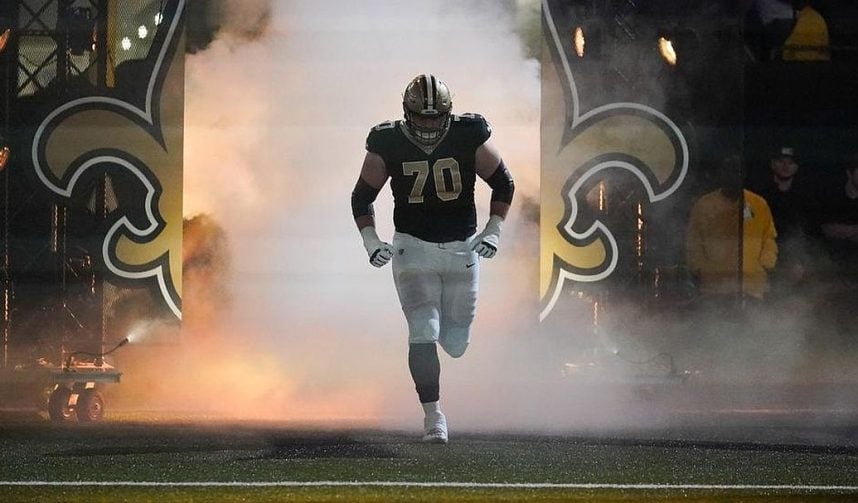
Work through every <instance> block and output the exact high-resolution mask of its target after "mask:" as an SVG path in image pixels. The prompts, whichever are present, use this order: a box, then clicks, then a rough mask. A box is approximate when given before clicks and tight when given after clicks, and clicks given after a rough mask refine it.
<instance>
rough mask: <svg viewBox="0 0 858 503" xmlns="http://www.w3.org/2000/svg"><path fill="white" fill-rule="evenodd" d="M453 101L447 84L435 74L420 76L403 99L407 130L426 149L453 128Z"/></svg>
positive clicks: (407, 89)
mask: <svg viewBox="0 0 858 503" xmlns="http://www.w3.org/2000/svg"><path fill="white" fill-rule="evenodd" d="M452 109H453V99H452V97H451V96H450V89H449V88H448V87H447V84H445V83H444V82H442V81H441V80H438V78H437V77H435V76H434V75H432V74H429V73H426V74H423V75H418V76H417V77H414V79H412V80H411V82H409V83H408V87H406V88H405V93H404V94H403V96H402V110H403V111H404V112H405V127H406V128H407V129H408V132H409V133H411V135H412V136H413V137H414V139H415V140H417V141H419V142H420V143H422V144H424V145H433V144H435V143H437V142H438V141H439V140H440V139H441V138H442V137H443V136H444V134H445V133H446V132H447V129H448V128H449V127H450V111H451V110H452Z"/></svg>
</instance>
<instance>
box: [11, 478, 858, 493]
mask: <svg viewBox="0 0 858 503" xmlns="http://www.w3.org/2000/svg"><path fill="white" fill-rule="evenodd" d="M0 486H54V487H93V486H97V487H435V488H443V487H451V488H466V489H620V490H626V489H628V490H668V491H670V490H687V489H699V490H736V491H801V492H832V491H836V492H858V485H851V486H845V485H844V486H836V485H805V484H796V485H790V484H783V485H779V484H576V483H568V484H565V483H526V482H525V483H503V482H497V483H493V482H485V483H484V482H407V481H403V482H399V481H384V480H377V481H375V480H368V481H340V480H318V481H299V480H283V481H271V482H240V481H235V482H218V481H200V482H146V481H132V480H115V481H114V480H70V481H54V480H0Z"/></svg>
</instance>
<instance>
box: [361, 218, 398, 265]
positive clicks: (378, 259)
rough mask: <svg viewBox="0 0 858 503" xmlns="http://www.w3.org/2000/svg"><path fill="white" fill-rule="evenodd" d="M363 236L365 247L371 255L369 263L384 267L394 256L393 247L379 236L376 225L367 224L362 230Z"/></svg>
mask: <svg viewBox="0 0 858 503" xmlns="http://www.w3.org/2000/svg"><path fill="white" fill-rule="evenodd" d="M360 235H361V237H362V238H363V247H364V248H366V253H367V255H369V263H370V264H372V265H374V266H375V267H383V266H384V265H385V264H387V263H388V262H390V259H391V258H393V247H392V246H390V244H389V243H385V242H384V241H382V240H381V239H379V238H378V234H376V232H375V227H373V226H371V225H367V226H366V227H364V228H363V229H361V230H360Z"/></svg>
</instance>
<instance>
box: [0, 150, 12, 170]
mask: <svg viewBox="0 0 858 503" xmlns="http://www.w3.org/2000/svg"><path fill="white" fill-rule="evenodd" d="M11 156H12V151H11V150H10V149H9V147H7V146H6V145H3V146H2V147H0V171H3V170H4V169H6V163H8V162H9V157H11Z"/></svg>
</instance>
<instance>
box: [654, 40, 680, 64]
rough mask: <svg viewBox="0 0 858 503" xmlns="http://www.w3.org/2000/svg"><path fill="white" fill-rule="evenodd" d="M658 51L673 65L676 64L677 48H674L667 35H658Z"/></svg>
mask: <svg viewBox="0 0 858 503" xmlns="http://www.w3.org/2000/svg"><path fill="white" fill-rule="evenodd" d="M658 52H659V53H661V57H662V58H664V60H665V61H667V63H668V64H669V65H671V66H673V65H676V50H675V49H674V48H673V42H672V41H671V40H670V39H669V38H666V37H658Z"/></svg>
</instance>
